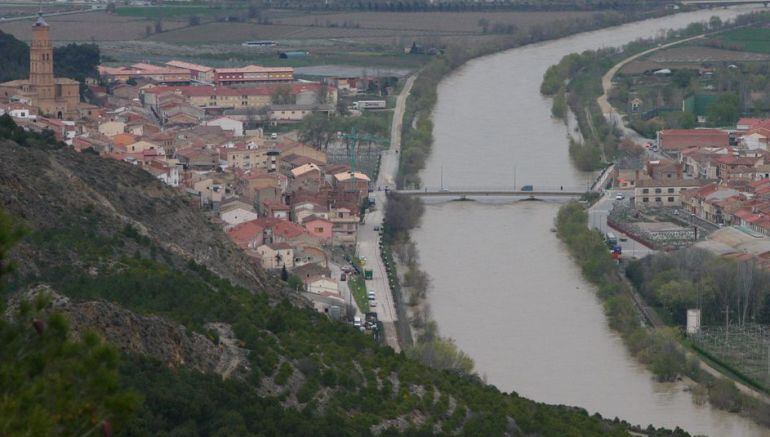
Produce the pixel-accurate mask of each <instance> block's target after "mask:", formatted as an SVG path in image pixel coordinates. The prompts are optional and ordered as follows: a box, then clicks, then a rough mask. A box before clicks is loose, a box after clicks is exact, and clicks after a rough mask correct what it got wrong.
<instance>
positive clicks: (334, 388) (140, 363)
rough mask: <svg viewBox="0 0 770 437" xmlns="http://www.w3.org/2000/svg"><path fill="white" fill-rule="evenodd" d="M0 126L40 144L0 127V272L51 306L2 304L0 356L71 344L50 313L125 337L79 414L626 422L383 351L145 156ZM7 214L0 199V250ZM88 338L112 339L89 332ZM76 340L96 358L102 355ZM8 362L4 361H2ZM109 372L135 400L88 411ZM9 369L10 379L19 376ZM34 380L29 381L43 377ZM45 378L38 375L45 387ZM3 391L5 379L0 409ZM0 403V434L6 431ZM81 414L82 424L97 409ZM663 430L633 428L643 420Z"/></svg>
mask: <svg viewBox="0 0 770 437" xmlns="http://www.w3.org/2000/svg"><path fill="white" fill-rule="evenodd" d="M4 124H8V119H7V118H6V119H5V120H4V119H3V117H0V137H2V133H3V129H4ZM8 131H9V130H8V129H6V132H8ZM10 131H13V132H15V133H14V136H13V138H17V139H18V141H19V142H21V143H24V144H37V145H38V146H34V147H33V146H26V147H22V146H19V145H17V144H16V143H13V142H10V141H3V140H1V139H0V156H1V157H2V158H1V159H0V209H4V210H6V211H7V212H9V213H10V215H11V216H12V217H13V218H14V219H15V220H16V221H18V222H21V223H23V224H24V226H25V227H26V228H27V233H26V236H25V237H24V238H23V239H22V241H21V242H20V243H19V244H18V245H17V247H16V249H14V250H13V251H12V252H11V254H12V257H13V259H14V260H15V262H16V266H17V271H16V273H15V274H14V275H12V276H11V277H10V281H9V285H10V289H11V295H12V296H11V300H12V301H13V302H20V301H24V300H25V295H26V296H27V297H28V296H29V293H32V294H35V293H39V292H40V291H44V292H46V293H49V294H50V293H52V291H53V290H55V291H56V293H57V294H56V295H54V296H53V297H54V299H53V304H52V305H53V307H52V308H50V309H49V310H47V311H52V312H53V314H51V315H50V316H51V317H52V318H51V321H52V322H51V324H50V325H48V326H49V327H50V328H51V329H48V330H47V331H46V329H45V319H42V318H36V319H32V320H31V323H27V324H17V325H16V326H9V325H7V324H6V325H4V324H3V321H2V320H0V335H1V334H3V332H11V333H13V335H14V337H13V338H14V339H16V340H14V341H13V342H0V358H2V357H11V359H14V358H13V357H17V358H18V357H24V356H29V355H28V352H29V349H30V348H34V347H36V346H35V345H37V344H41V345H43V346H45V348H46V349H45V351H46V355H45V356H50V357H55V359H59V357H60V356H61V355H62V352H66V351H67V350H71V349H73V348H75V346H72V345H70V346H68V347H67V348H59V347H58V346H57V344H58V342H63V341H64V338H66V327H64V326H63V324H62V322H56V320H57V319H56V317H57V316H58V314H63V315H64V316H66V318H67V319H68V320H69V325H70V327H71V330H70V332H71V337H81V338H83V343H85V345H84V346H78V347H81V348H85V350H89V349H88V348H94V347H96V345H97V343H96V342H95V340H94V339H93V337H94V336H93V335H91V334H88V332H87V331H95V332H96V333H97V334H98V335H99V336H101V337H102V338H104V339H106V340H107V341H108V342H109V343H111V344H112V345H113V346H114V347H115V348H116V349H118V350H119V351H120V352H121V353H120V364H119V366H115V369H116V371H118V370H119V382H115V381H113V382H110V381H111V380H110V379H109V378H107V379H104V378H92V381H90V385H89V387H92V390H90V391H89V392H88V393H86V394H83V393H80V392H78V393H76V394H77V395H76V396H75V395H73V397H72V402H79V404H77V405H76V408H72V411H74V412H76V413H77V414H83V411H91V410H83V408H81V406H80V404H85V405H86V406H89V405H90V407H89V408H93V410H94V411H99V415H98V419H99V420H102V419H103V418H104V417H105V415H106V416H109V415H110V414H113V416H112V417H113V418H117V417H118V413H121V414H122V415H123V416H126V419H124V420H121V421H118V420H115V421H114V422H113V423H115V424H116V425H115V426H116V428H117V429H115V430H114V433H115V434H117V435H127V436H139V435H214V434H216V435H238V436H248V435H281V436H283V435H311V434H312V435H317V436H325V435H328V436H341V435H342V436H344V435H350V436H354V435H371V434H375V435H376V434H385V435H391V434H395V433H408V434H412V435H416V434H420V435H428V434H442V435H444V434H456V435H484V436H494V435H575V436H577V435H596V436H599V435H602V436H604V435H618V436H619V435H627V434H628V431H629V430H630V429H631V428H630V426H629V425H628V424H627V423H624V422H620V421H617V420H616V421H608V420H604V419H602V418H601V417H599V416H595V415H594V416H590V415H588V414H587V413H586V412H585V411H584V410H581V409H579V408H573V407H565V406H550V405H544V404H540V403H536V402H533V401H529V400H527V399H524V398H521V397H519V396H518V395H517V394H515V393H510V394H506V393H501V392H499V391H498V390H497V389H496V388H495V387H492V386H489V385H487V384H484V383H483V382H482V381H481V379H480V378H478V376H475V375H467V374H463V373H461V372H448V371H437V370H434V369H430V368H427V367H425V366H423V365H421V364H419V363H417V362H415V361H412V360H410V359H407V358H406V357H405V355H404V354H396V353H394V352H393V350H392V349H390V348H386V347H382V346H380V345H378V344H376V343H375V342H374V341H373V340H372V338H371V337H368V336H366V335H364V334H362V333H360V332H358V331H357V330H355V329H353V328H351V327H349V326H346V325H344V324H341V323H336V322H332V321H330V320H329V319H328V318H326V317H325V316H323V315H321V314H318V313H317V312H315V311H313V310H311V309H309V308H308V307H307V306H306V305H304V304H303V302H302V301H301V300H300V299H299V298H292V295H291V294H288V293H289V292H287V291H285V288H284V287H283V285H282V284H283V283H282V282H280V281H279V280H277V279H275V278H272V277H271V276H269V275H266V274H265V273H264V272H262V271H260V270H259V269H258V268H255V267H254V266H253V265H251V264H250V263H249V262H248V260H246V259H245V257H244V256H243V255H241V254H240V253H239V252H238V251H237V250H236V249H235V248H234V247H233V246H232V245H231V244H230V243H229V242H228V241H227V240H226V239H225V238H224V236H223V233H222V232H221V231H220V230H218V229H216V228H215V227H213V226H212V225H211V224H209V222H208V220H207V218H206V217H205V216H204V215H203V214H202V213H201V212H200V211H197V210H196V209H195V208H194V207H193V206H192V205H191V202H190V200H189V199H188V198H186V197H185V196H184V195H183V194H179V193H178V192H177V191H173V190H171V189H168V188H166V187H164V186H163V185H161V183H160V182H158V181H156V180H155V179H154V178H152V177H151V176H149V175H148V174H146V173H144V172H143V171H142V170H140V169H137V168H135V167H132V166H130V165H128V164H125V163H120V162H115V161H111V160H105V159H101V158H99V157H96V156H92V155H89V154H87V153H83V154H76V153H74V152H71V151H66V150H42V149H43V148H50V147H43V148H41V147H40V145H45V144H44V143H45V142H44V141H42V140H41V139H40V138H36V139H34V141H31V140H29V139H25V138H23V136H24V135H22V134H21V133H20V132H18V131H15V130H14V129H13V128H11V129H10ZM6 222H7V220H5V219H4V215H3V214H0V266H2V265H3V262H4V261H5V260H4V259H3V256H4V251H5V247H4V241H3V236H4V235H7V234H8V232H6V231H7V228H9V225H8V224H7V223H6ZM6 240H7V238H6ZM41 284H44V285H41ZM30 289H32V291H30ZM25 306H28V305H18V307H19V308H23V307H25ZM16 307H17V305H11V310H10V311H11V312H13V309H14V308H16ZM19 314H20V315H21V314H22V312H21V311H20V312H19ZM27 317H28V318H27V319H24V320H28V321H30V319H29V317H30V316H27ZM31 317H38V316H35V315H34V314H33V315H32V316H31ZM59 319H61V317H59ZM19 320H21V319H19ZM54 322H55V323H54ZM54 328H55V329H54ZM46 332H49V333H52V334H51V335H48V334H46ZM59 332H64V333H65V334H64V335H58V334H56V333H59ZM3 338H6V337H3ZM43 340H45V341H43ZM43 346H40V347H43ZM97 349H98V348H97ZM19 351H25V352H24V353H23V354H20V352H19ZM99 356H104V357H108V358H109V353H106V352H105V351H103V350H100V352H99ZM85 357H86V360H85V363H86V364H89V363H90V364H89V365H90V366H91V367H93V366H94V363H95V362H98V361H94V359H93V357H92V356H91V355H85ZM67 359H68V360H69V361H67V363H72V364H66V365H67V366H76V365H78V366H79V365H80V364H78V362H79V361H78V359H79V358H78V356H69V357H67ZM27 366H28V367H30V368H33V369H35V371H38V372H39V371H40V369H41V366H43V367H42V368H43V369H44V370H45V369H49V370H51V371H52V372H54V373H55V374H56V375H72V374H76V375H77V374H79V373H78V371H77V369H79V368H80V367H76V368H74V370H73V369H72V368H70V369H69V370H70V371H65V370H68V369H67V368H63V367H62V366H65V364H59V363H58V362H53V363H51V362H48V361H45V360H32V361H31V362H29V363H27ZM14 368H16V367H14V366H13V365H10V366H8V364H7V363H6V367H5V369H14ZM20 368H21V367H20ZM0 371H3V360H2V359H0ZM80 373H81V374H82V373H83V372H80ZM67 377H68V378H69V376H67ZM40 379H41V378H39V379H38V380H40ZM107 383H109V384H110V390H111V391H113V392H114V391H116V390H117V389H118V385H119V386H120V389H123V390H125V391H127V392H131V393H138V394H139V395H140V396H141V397H140V398H141V402H139V403H138V407H137V408H129V407H128V405H129V403H126V404H125V405H126V407H125V408H123V407H121V405H123V404H115V403H110V404H109V405H107V406H108V407H110V408H108V410H109V411H107V412H101V411H102V410H104V409H103V408H102V409H101V410H100V409H99V408H98V407H102V406H104V405H105V403H104V402H101V401H100V400H99V399H100V398H99V397H95V398H93V399H91V398H88V396H102V397H103V394H104V393H105V390H102V388H101V385H102V384H107ZM16 385H17V387H16V392H24V391H25V388H26V387H24V386H23V385H19V384H16ZM70 385H72V384H70ZM34 387H35V390H36V391H35V394H36V395H40V393H41V392H40V390H46V387H49V386H47V385H46V384H45V383H41V384H39V385H37V384H36V385H35V386H34ZM66 387H67V385H66V384H57V385H55V386H54V385H51V386H50V389H51V390H53V389H60V390H61V389H65V388H66ZM3 389H4V387H3V381H1V380H0V393H8V392H4V391H3ZM89 393H93V394H92V395H91V394H89ZM55 396H56V395H55V394H46V392H42V395H41V397H40V398H41V399H44V400H46V399H47V400H50V399H52V397H55ZM137 398H139V397H137ZM7 399H8V396H5V395H3V396H0V410H2V407H3V406H4V404H3V402H4V401H5V400H7ZM25 399H26V398H25ZM57 401H58V399H57ZM62 402H63V401H62ZM62 402H56V403H51V405H50V408H49V409H50V410H51V411H50V415H49V416H50V417H51V420H52V421H54V422H55V421H57V420H62V418H66V419H68V420H69V422H67V423H73V422H77V419H78V416H77V415H74V416H73V415H67V416H66V417H65V416H62V415H61V414H59V411H58V410H57V408H61V406H62ZM89 402H90V403H89ZM12 404H13V405H17V404H14V403H12ZM20 411H27V410H20ZM110 411H111V412H110ZM19 414H21V413H19ZM73 414H74V413H73ZM1 416H2V415H0V434H6V432H5V431H4V429H3V424H4V422H3V418H2V417H1ZM85 416H86V417H88V418H89V419H88V420H90V425H88V426H93V422H94V421H95V420H96V416H93V415H92V416H88V415H85ZM107 418H108V419H109V417H107ZM14 419H15V420H16V419H19V417H18V414H17V415H15V416H14ZM20 423H21V424H22V425H18V424H17V426H23V425H24V424H25V423H26V422H24V421H23V418H21V421H20ZM105 423H106V422H105ZM55 425H56V423H52V424H51V426H52V427H53V426H55ZM106 426H107V425H102V430H103V433H104V434H105V435H107V433H106V431H104V430H105V427H106ZM6 429H7V428H6ZM48 429H51V428H48ZM66 431H67V430H65V431H64V432H63V433H64V434H67V432H66ZM637 431H640V432H642V430H641V429H637ZM11 434H12V433H11ZM11 434H9V435H11ZM27 434H29V433H27ZM45 434H46V433H41V434H40V435H45ZM671 434H672V433H671V432H669V431H665V430H654V429H649V430H647V429H645V430H644V431H643V434H642V435H651V436H652V435H671ZM676 435H685V434H684V433H677V434H676Z"/></svg>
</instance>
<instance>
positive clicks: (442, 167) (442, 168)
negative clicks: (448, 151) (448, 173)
mask: <svg viewBox="0 0 770 437" xmlns="http://www.w3.org/2000/svg"><path fill="white" fill-rule="evenodd" d="M440 190H441V191H444V164H441V188H440Z"/></svg>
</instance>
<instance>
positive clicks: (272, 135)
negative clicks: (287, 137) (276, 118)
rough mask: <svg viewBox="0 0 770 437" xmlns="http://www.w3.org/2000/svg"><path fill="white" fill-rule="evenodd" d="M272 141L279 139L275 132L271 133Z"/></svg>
mask: <svg viewBox="0 0 770 437" xmlns="http://www.w3.org/2000/svg"><path fill="white" fill-rule="evenodd" d="M270 139H271V140H277V139H278V134H277V133H275V132H273V133H271V134H270Z"/></svg>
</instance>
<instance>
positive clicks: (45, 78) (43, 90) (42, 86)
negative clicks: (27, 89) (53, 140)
mask: <svg viewBox="0 0 770 437" xmlns="http://www.w3.org/2000/svg"><path fill="white" fill-rule="evenodd" d="M48 30H49V28H48V23H46V22H45V20H44V19H43V14H38V17H37V20H35V24H33V25H32V43H31V44H30V46H29V83H30V85H31V86H32V89H34V90H35V91H36V93H37V99H36V100H37V105H38V106H39V107H40V109H41V110H42V111H43V112H44V113H49V112H53V110H54V109H55V106H56V80H55V79H54V76H53V46H52V45H51V37H50V35H49V32H48Z"/></svg>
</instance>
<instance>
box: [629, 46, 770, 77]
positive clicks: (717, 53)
mask: <svg viewBox="0 0 770 437" xmlns="http://www.w3.org/2000/svg"><path fill="white" fill-rule="evenodd" d="M767 61H770V53H768V54H765V53H752V52H740V51H736V50H726V49H717V48H713V47H705V46H701V45H695V44H691V45H683V46H677V47H672V48H670V49H666V50H660V51H657V52H654V53H652V54H650V55H649V56H646V57H644V58H641V59H637V60H634V61H632V62H629V63H628V64H626V65H625V66H623V68H622V70H621V74H626V75H635V74H642V73H644V72H645V71H653V70H659V69H661V68H671V69H677V68H694V69H697V68H699V67H701V66H702V65H703V64H720V63H724V62H735V63H743V62H767Z"/></svg>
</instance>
